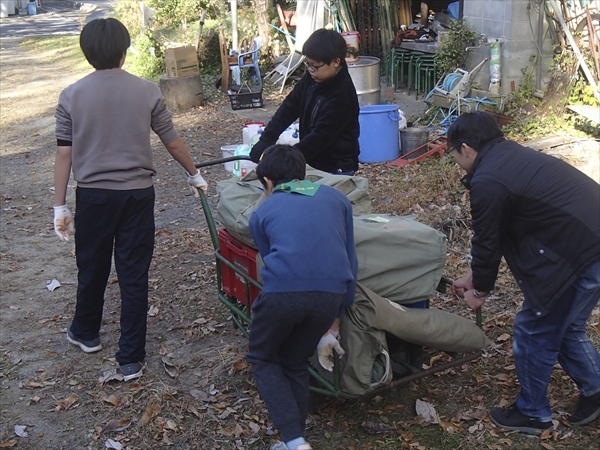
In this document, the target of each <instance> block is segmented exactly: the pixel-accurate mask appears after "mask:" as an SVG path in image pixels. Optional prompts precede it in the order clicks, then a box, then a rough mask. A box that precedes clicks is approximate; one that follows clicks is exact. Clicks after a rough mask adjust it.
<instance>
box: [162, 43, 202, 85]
mask: <svg viewBox="0 0 600 450" xmlns="http://www.w3.org/2000/svg"><path fill="white" fill-rule="evenodd" d="M165 65H166V68H167V76H168V77H169V78H179V77H189V76H191V75H198V74H200V70H199V69H198V55H197V54H196V49H195V48H194V46H192V45H190V46H187V47H178V48H168V49H167V50H166V51H165Z"/></svg>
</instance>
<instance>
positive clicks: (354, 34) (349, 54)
mask: <svg viewBox="0 0 600 450" xmlns="http://www.w3.org/2000/svg"><path fill="white" fill-rule="evenodd" d="M341 34H342V37H343V38H344V40H345V41H346V61H356V60H357V59H358V51H359V49H360V33H359V32H358V31H345V32H343V33H341Z"/></svg>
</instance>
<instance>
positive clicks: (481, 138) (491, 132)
mask: <svg viewBox="0 0 600 450" xmlns="http://www.w3.org/2000/svg"><path fill="white" fill-rule="evenodd" d="M501 137H504V134H503V133H502V130H501V129H500V127H499V126H498V124H497V123H496V119H494V118H493V117H492V116H491V115H489V114H487V113H484V112H481V111H477V112H472V113H463V114H461V115H460V116H459V117H458V119H456V120H455V121H454V123H453V124H452V125H450V128H448V135H447V138H448V148H449V149H453V150H456V151H457V152H459V153H462V152H461V151H460V147H461V145H462V144H467V145H468V146H469V147H472V148H473V149H474V150H475V151H476V152H479V150H481V148H482V147H483V146H484V145H485V144H486V143H488V142H489V141H491V140H492V139H497V138H501Z"/></svg>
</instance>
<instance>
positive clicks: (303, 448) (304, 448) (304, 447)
mask: <svg viewBox="0 0 600 450" xmlns="http://www.w3.org/2000/svg"><path fill="white" fill-rule="evenodd" d="M298 450H313V448H312V447H311V446H310V444H308V443H306V444H300V445H299V446H298Z"/></svg>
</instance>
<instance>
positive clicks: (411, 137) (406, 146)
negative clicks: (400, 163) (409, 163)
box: [400, 127, 429, 158]
mask: <svg viewBox="0 0 600 450" xmlns="http://www.w3.org/2000/svg"><path fill="white" fill-rule="evenodd" d="M428 141H429V129H428V128H427V127H409V128H406V129H405V130H400V142H401V144H400V148H401V149H402V154H403V155H406V154H407V153H410V152H412V151H413V150H415V149H416V148H418V147H421V146H422V145H425V144H427V142H428ZM426 150H427V149H423V151H421V152H418V154H414V155H411V158H416V157H417V156H420V155H422V154H423V153H425V151H426Z"/></svg>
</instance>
